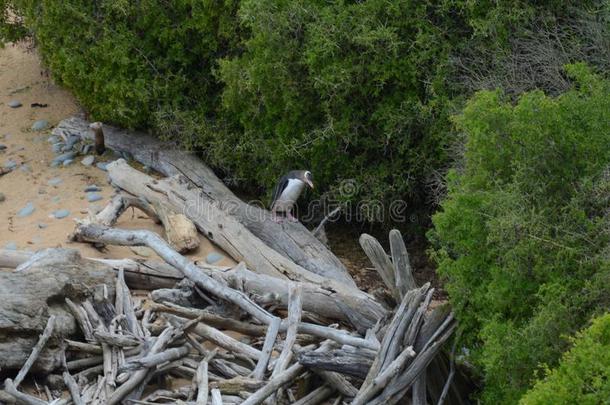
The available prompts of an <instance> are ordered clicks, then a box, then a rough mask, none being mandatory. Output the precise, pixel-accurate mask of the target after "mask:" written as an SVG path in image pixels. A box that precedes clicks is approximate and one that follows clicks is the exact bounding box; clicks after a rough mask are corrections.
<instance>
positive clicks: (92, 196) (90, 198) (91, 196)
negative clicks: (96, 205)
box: [87, 193, 104, 202]
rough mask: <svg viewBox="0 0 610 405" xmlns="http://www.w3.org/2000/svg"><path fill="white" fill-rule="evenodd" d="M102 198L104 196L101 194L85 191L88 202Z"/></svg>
mask: <svg viewBox="0 0 610 405" xmlns="http://www.w3.org/2000/svg"><path fill="white" fill-rule="evenodd" d="M103 198H104V197H102V196H101V195H99V194H97V193H87V201H89V202H96V201H99V200H101V199H103Z"/></svg>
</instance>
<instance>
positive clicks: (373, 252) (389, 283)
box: [360, 233, 401, 302]
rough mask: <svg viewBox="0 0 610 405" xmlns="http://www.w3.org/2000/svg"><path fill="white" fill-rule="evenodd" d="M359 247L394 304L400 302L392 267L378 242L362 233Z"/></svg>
mask: <svg viewBox="0 0 610 405" xmlns="http://www.w3.org/2000/svg"><path fill="white" fill-rule="evenodd" d="M360 246H361V247H362V250H364V253H366V255H367V257H368V258H369V260H370V261H371V263H372V264H373V266H374V267H375V270H377V272H378V273H379V275H380V276H381V279H382V280H383V283H384V284H385V285H386V287H387V288H388V291H390V293H391V294H392V296H393V297H394V299H395V300H396V302H400V298H401V295H400V293H399V291H398V288H397V287H396V276H395V270H394V265H393V264H392V262H391V261H390V259H389V258H388V255H387V254H386V252H385V250H383V247H382V246H381V244H380V243H379V241H378V240H377V239H375V238H374V237H372V236H371V235H368V234H366V233H363V234H362V235H360Z"/></svg>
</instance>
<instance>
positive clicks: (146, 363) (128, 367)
mask: <svg viewBox="0 0 610 405" xmlns="http://www.w3.org/2000/svg"><path fill="white" fill-rule="evenodd" d="M189 351H190V347H189V346H188V345H184V346H180V347H173V348H171V349H167V350H165V351H163V352H160V353H155V354H149V355H147V356H144V357H141V358H139V359H134V360H130V361H128V362H127V363H125V364H123V365H122V366H121V367H119V372H121V373H122V372H125V371H134V370H138V369H141V368H153V367H154V366H157V365H159V364H163V363H165V362H169V361H174V360H178V359H180V358H182V357H184V356H186V355H187V354H189Z"/></svg>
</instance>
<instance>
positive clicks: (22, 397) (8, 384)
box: [4, 378, 49, 405]
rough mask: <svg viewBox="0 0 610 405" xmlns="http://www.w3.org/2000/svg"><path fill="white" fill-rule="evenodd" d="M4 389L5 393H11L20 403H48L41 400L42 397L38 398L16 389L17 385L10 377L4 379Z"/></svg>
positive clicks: (45, 404)
mask: <svg viewBox="0 0 610 405" xmlns="http://www.w3.org/2000/svg"><path fill="white" fill-rule="evenodd" d="M4 391H6V393H7V394H9V395H11V396H12V397H14V398H15V399H17V400H18V401H21V402H22V403H24V404H27V405H49V404H48V402H46V401H43V400H42V399H38V398H36V397H33V396H31V395H28V394H24V393H23V392H20V391H18V390H17V387H16V386H15V384H14V383H13V380H11V379H10V378H7V379H6V380H4Z"/></svg>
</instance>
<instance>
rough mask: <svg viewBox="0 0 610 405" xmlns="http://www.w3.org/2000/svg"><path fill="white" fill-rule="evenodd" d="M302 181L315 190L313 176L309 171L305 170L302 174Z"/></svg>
mask: <svg viewBox="0 0 610 405" xmlns="http://www.w3.org/2000/svg"><path fill="white" fill-rule="evenodd" d="M301 180H302V181H303V182H304V183H305V184H307V185H308V186H309V187H310V188H312V189H313V175H312V174H311V172H310V171H309V170H303V171H302V172H301Z"/></svg>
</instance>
